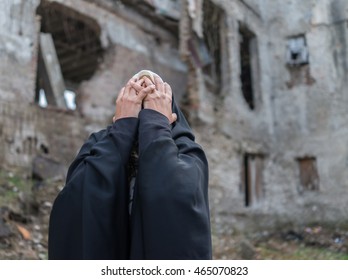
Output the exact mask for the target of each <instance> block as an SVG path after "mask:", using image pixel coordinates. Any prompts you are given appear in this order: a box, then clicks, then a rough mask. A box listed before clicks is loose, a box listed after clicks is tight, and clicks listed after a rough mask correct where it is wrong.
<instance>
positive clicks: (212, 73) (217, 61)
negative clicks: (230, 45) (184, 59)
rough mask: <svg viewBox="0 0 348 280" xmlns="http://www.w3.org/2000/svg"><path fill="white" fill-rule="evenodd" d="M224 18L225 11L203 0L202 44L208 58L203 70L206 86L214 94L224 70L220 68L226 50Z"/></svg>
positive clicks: (218, 87) (218, 88) (218, 91)
mask: <svg viewBox="0 0 348 280" xmlns="http://www.w3.org/2000/svg"><path fill="white" fill-rule="evenodd" d="M225 20H226V19H225V13H224V11H223V10H222V9H221V8H220V7H218V6H217V5H215V4H214V3H213V2H212V1H210V0H204V2H203V40H202V44H204V46H206V48H207V52H208V54H209V56H208V57H209V58H210V60H208V59H207V61H208V63H206V65H203V66H204V67H203V72H204V74H205V81H206V84H207V86H208V88H210V89H211V91H212V92H213V93H216V94H218V93H220V90H221V78H222V77H221V75H222V73H223V72H224V71H223V69H222V68H223V67H225V66H224V65H225V63H223V61H222V59H223V56H224V52H225V51H226V47H225V44H223V43H222V37H224V36H225V31H224V28H225ZM221 34H224V36H221ZM226 73H227V71H226Z"/></svg>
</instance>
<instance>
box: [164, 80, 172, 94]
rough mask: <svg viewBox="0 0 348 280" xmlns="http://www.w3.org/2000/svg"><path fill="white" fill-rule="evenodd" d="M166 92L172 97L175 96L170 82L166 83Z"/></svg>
mask: <svg viewBox="0 0 348 280" xmlns="http://www.w3.org/2000/svg"><path fill="white" fill-rule="evenodd" d="M164 92H165V93H166V94H168V95H169V96H170V97H172V96H173V92H172V88H171V86H170V85H169V84H168V83H164Z"/></svg>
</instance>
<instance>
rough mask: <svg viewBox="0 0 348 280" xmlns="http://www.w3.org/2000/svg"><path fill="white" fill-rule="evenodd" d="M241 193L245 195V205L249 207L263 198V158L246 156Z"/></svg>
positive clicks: (252, 155) (254, 155)
mask: <svg viewBox="0 0 348 280" xmlns="http://www.w3.org/2000/svg"><path fill="white" fill-rule="evenodd" d="M241 176H242V178H241V182H242V183H241V191H242V192H243V193H244V205H245V206H246V207H249V206H251V205H253V204H255V203H257V202H258V201H260V200H261V199H262V197H263V193H264V189H263V156H261V155H256V154H245V155H244V156H243V164H242V172H241Z"/></svg>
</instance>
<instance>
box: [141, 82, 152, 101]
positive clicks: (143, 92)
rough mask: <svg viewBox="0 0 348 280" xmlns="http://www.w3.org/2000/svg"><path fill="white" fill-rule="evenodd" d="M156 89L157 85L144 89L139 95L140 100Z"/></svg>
mask: <svg viewBox="0 0 348 280" xmlns="http://www.w3.org/2000/svg"><path fill="white" fill-rule="evenodd" d="M155 89H156V87H155V85H150V86H148V87H146V88H143V89H142V90H141V91H140V92H139V94H138V98H139V99H141V100H143V99H144V98H145V97H146V96H147V95H148V94H150V93H151V92H153V91H154V90H155Z"/></svg>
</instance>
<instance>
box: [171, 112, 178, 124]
mask: <svg viewBox="0 0 348 280" xmlns="http://www.w3.org/2000/svg"><path fill="white" fill-rule="evenodd" d="M177 119H178V116H177V115H176V114H175V113H173V114H172V118H171V120H170V124H172V123H173V122H176V120H177Z"/></svg>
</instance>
